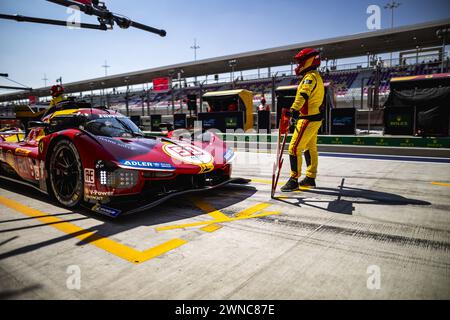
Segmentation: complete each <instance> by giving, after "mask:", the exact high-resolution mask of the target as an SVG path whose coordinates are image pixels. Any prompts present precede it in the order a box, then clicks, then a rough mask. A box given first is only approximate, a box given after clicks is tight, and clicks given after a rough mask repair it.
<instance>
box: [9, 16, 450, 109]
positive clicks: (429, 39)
mask: <svg viewBox="0 0 450 320" xmlns="http://www.w3.org/2000/svg"><path fill="white" fill-rule="evenodd" d="M449 27H450V19H445V20H439V21H433V22H427V23H421V24H415V25H409V26H402V27H397V28H392V29H382V30H376V31H370V32H365V33H358V34H354V35H348V36H342V37H336V38H329V39H323V40H317V41H309V42H304V43H296V44H292V45H287V46H281V47H275V48H268V49H263V50H257V51H249V52H244V53H239V54H232V55H226V56H222V57H216V58H210V59H204V60H198V61H196V62H192V61H191V62H186V63H179V64H174V65H169V66H162V67H157V68H151V69H146V70H141V71H135V72H128V73H123V74H117V75H111V76H107V77H100V78H94V79H87V80H83V81H77V82H72V83H65V84H64V88H65V91H66V93H76V92H83V91H90V90H99V89H107V88H114V87H122V86H126V85H136V84H142V83H147V82H151V81H152V80H153V79H154V78H158V77H167V76H170V75H172V76H174V77H176V75H177V73H178V72H180V70H183V77H185V78H189V77H196V76H203V75H214V74H220V73H227V72H230V71H231V67H230V64H229V62H230V60H236V63H235V66H234V71H235V72H236V71H243V70H251V69H257V68H267V67H276V66H283V65H289V64H290V63H291V62H292V57H293V56H294V55H295V54H296V53H297V52H298V51H299V50H300V49H302V48H305V47H314V48H320V49H321V50H322V57H323V58H326V59H328V60H333V59H343V58H349V57H357V56H364V55H367V54H381V53H386V52H397V51H403V50H411V49H416V47H417V46H420V47H433V46H442V44H443V40H442V39H441V38H439V37H438V36H437V31H438V30H441V29H446V28H449ZM449 42H450V37H447V39H446V44H448V43H449ZM49 89H50V87H44V88H38V89H34V90H33V91H32V93H31V94H32V95H35V96H38V97H43V96H48V92H49ZM29 95H30V91H18V92H13V93H8V94H3V95H0V102H5V101H14V100H20V99H27V98H28V96H29Z"/></svg>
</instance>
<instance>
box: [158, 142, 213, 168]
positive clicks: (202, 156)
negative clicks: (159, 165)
mask: <svg viewBox="0 0 450 320" xmlns="http://www.w3.org/2000/svg"><path fill="white" fill-rule="evenodd" d="M163 151H164V152H165V153H166V154H168V155H169V156H171V157H172V158H173V159H176V160H179V161H181V162H183V163H189V164H194V165H198V166H199V165H205V164H210V163H212V162H213V160H214V158H213V156H212V155H211V154H210V153H209V152H207V151H205V150H202V149H200V148H199V147H196V146H194V145H190V144H182V145H176V144H165V145H164V146H163Z"/></svg>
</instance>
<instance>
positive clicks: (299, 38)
mask: <svg viewBox="0 0 450 320" xmlns="http://www.w3.org/2000/svg"><path fill="white" fill-rule="evenodd" d="M105 2H106V4H107V6H108V8H109V9H110V10H111V11H113V12H116V13H120V14H123V15H126V16H129V17H130V18H132V19H133V20H135V21H138V22H141V23H144V24H148V25H150V26H153V27H156V28H161V29H165V30H166V31H167V37H165V38H162V37H159V36H157V35H154V34H151V33H147V32H144V31H141V30H137V29H133V28H130V29H127V30H122V29H120V28H118V27H116V28H115V29H114V30H110V31H106V32H104V31H95V30H69V29H67V28H64V27H57V26H46V25H40V24H30V23H18V22H14V21H6V20H0V43H1V49H0V72H2V73H3V72H5V73H9V75H10V78H12V79H14V80H16V81H19V82H21V83H24V84H27V85H29V86H32V87H41V86H43V81H42V80H41V79H42V78H43V76H44V73H45V74H46V75H47V78H48V79H49V84H50V83H52V82H54V81H55V79H57V78H58V77H59V76H62V77H63V81H64V82H66V83H67V82H72V81H78V80H83V79H88V78H95V77H100V76H102V75H104V69H102V68H101V65H103V63H104V60H105V59H106V60H107V61H108V64H109V65H110V66H111V68H110V69H109V70H108V73H109V74H118V73H123V72H129V71H136V70H141V69H145V68H152V67H158V66H165V65H171V64H175V63H180V62H187V61H193V60H194V52H193V50H192V49H190V46H192V45H193V42H194V38H197V42H198V45H199V46H200V49H199V50H198V52H197V59H198V60H200V59H206V58H212V57H217V56H222V55H226V54H233V53H240V52H245V51H251V50H259V49H265V48H270V47H276V46H281V45H288V44H293V43H299V42H304V41H309V40H318V39H324V38H330V37H335V36H342V35H348V34H355V33H360V32H365V31H368V30H367V27H366V20H367V18H368V14H367V13H366V9H367V7H368V6H369V5H372V4H375V5H379V6H381V8H382V7H383V6H384V5H385V4H386V3H387V2H388V0H384V1H378V0H369V1H366V0H353V1H346V0H341V1H331V0H322V1H303V0H209V1H208V0H190V1H189V0H160V1H154V0H105ZM400 2H401V3H402V5H401V6H400V8H399V9H397V10H396V13H395V20H396V21H395V25H396V26H400V25H408V24H415V23H421V22H427V21H433V20H438V19H445V18H449V17H450V1H448V0H447V1H446V0H428V1H423V0H400ZM0 12H1V13H7V14H16V13H18V14H22V15H29V16H38V17H47V18H53V19H62V20H66V19H67V17H68V16H69V15H68V14H67V13H66V9H65V8H63V7H60V6H57V5H54V4H51V3H48V2H46V1H44V0H0ZM390 19H391V16H390V11H387V10H384V9H382V17H381V23H382V28H387V27H390V23H391V21H390ZM81 21H82V22H85V23H95V22H96V20H95V18H93V17H89V16H86V15H82V20H81ZM3 81H4V80H3ZM3 81H2V83H4V82H3ZM2 92H3V91H2Z"/></svg>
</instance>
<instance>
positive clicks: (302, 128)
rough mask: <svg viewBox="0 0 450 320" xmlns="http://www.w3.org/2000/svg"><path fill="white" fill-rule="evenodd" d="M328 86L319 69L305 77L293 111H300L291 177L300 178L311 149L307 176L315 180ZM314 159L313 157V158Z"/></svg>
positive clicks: (291, 146)
mask: <svg viewBox="0 0 450 320" xmlns="http://www.w3.org/2000/svg"><path fill="white" fill-rule="evenodd" d="M324 95H325V87H324V85H323V80H322V77H321V76H320V74H319V73H318V72H317V71H316V70H311V71H308V72H307V73H306V74H305V75H304V77H303V79H302V80H301V82H300V84H299V86H298V89H297V94H296V97H295V101H294V103H293V104H292V106H291V110H295V111H298V112H300V120H298V121H297V125H296V127H295V131H294V135H293V136H292V140H291V143H290V144H289V158H290V162H291V178H293V179H298V178H299V177H300V176H301V171H302V152H303V151H308V152H307V158H308V159H307V160H310V161H307V165H308V168H307V171H306V176H307V177H309V178H312V179H315V178H316V176H317V167H318V162H319V157H318V153H317V133H318V132H319V129H320V127H321V126H322V117H321V114H320V106H321V105H322V103H323V99H324ZM309 158H310V159H309Z"/></svg>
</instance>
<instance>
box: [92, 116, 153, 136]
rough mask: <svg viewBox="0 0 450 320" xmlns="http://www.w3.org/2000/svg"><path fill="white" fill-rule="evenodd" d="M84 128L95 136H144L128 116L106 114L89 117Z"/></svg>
mask: <svg viewBox="0 0 450 320" xmlns="http://www.w3.org/2000/svg"><path fill="white" fill-rule="evenodd" d="M84 129H85V130H86V131H88V132H90V133H92V134H94V135H97V136H106V137H121V138H133V137H141V136H144V134H143V133H142V131H141V130H139V128H138V127H137V126H136V125H135V124H134V123H133V122H132V121H131V120H130V119H128V118H126V117H117V116H107V117H102V116H99V117H95V118H91V119H90V120H88V121H87V122H86V124H85V125H84Z"/></svg>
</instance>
